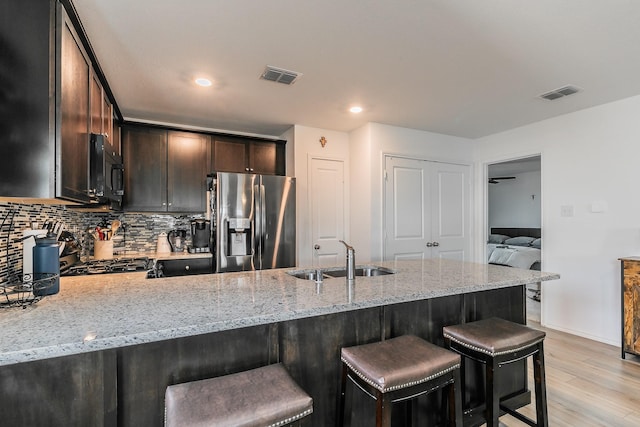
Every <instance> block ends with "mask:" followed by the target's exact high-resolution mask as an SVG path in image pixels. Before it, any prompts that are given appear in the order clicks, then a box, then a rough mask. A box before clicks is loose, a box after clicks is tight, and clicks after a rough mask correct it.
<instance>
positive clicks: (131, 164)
mask: <svg viewBox="0 0 640 427" xmlns="http://www.w3.org/2000/svg"><path fill="white" fill-rule="evenodd" d="M122 136H123V139H122V149H123V161H124V168H125V197H124V199H125V200H124V208H125V209H126V210H129V211H148V212H202V211H204V210H205V209H206V191H207V188H206V183H207V169H208V162H207V158H208V156H207V144H208V142H209V137H208V136H207V135H203V134H198V133H192V132H176V131H167V130H165V129H158V128H150V127H144V126H126V127H125V128H124V129H123V130H122Z"/></svg>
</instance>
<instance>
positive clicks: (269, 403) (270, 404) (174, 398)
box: [165, 363, 313, 427]
mask: <svg viewBox="0 0 640 427" xmlns="http://www.w3.org/2000/svg"><path fill="white" fill-rule="evenodd" d="M312 412H313V399H311V397H310V396H309V395H307V394H306V393H305V392H304V391H303V390H302V389H301V388H300V387H299V386H298V385H297V384H296V383H295V382H294V381H293V379H291V376H289V374H288V373H287V371H286V369H285V368H284V367H283V366H282V364H280V363H278V364H275V365H269V366H264V367H261V368H257V369H253V370H250V371H244V372H239V373H237V374H231V375H225V376H222V377H217V378H209V379H205V380H200V381H192V382H188V383H183V384H175V385H171V386H169V387H167V391H166V393H165V426H167V427H174V426H180V427H190V426H194V427H195V426H203V425H211V426H214V425H215V426H217V427H223V426H224V427H227V426H228V427H232V426H239V425H242V426H244V427H264V426H268V427H280V426H284V425H287V424H290V423H293V422H295V421H298V420H300V419H302V418H304V417H306V416H307V415H309V414H311V413H312Z"/></svg>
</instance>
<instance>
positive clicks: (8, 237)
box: [0, 202, 202, 284]
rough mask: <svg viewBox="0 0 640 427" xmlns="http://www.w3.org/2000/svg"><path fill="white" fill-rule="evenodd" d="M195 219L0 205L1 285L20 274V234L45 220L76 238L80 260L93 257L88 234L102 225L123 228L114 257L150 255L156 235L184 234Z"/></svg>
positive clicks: (56, 206) (16, 204) (117, 238)
mask: <svg viewBox="0 0 640 427" xmlns="http://www.w3.org/2000/svg"><path fill="white" fill-rule="evenodd" d="M198 217H200V218H202V216H197V215H170V214H142V213H125V212H105V213H102V212H100V213H95V212H79V211H76V210H74V209H73V208H72V207H70V206H65V205H42V204H20V203H7V202H0V223H1V227H0V284H2V283H5V282H6V281H8V280H9V278H10V277H15V276H18V275H19V274H20V273H21V271H22V242H21V241H20V238H21V237H22V232H23V231H24V230H28V229H30V228H31V226H32V224H34V223H38V225H39V226H42V225H43V223H44V222H45V221H46V220H51V221H61V222H63V223H64V224H65V229H66V230H68V231H70V232H72V233H73V234H75V236H76V238H77V239H78V240H79V241H80V243H81V245H82V252H81V254H80V259H81V260H86V259H88V258H89V257H90V256H91V255H92V253H93V237H92V236H91V235H90V234H89V231H90V230H93V229H95V227H96V225H98V224H99V223H100V222H101V221H103V220H106V221H108V222H111V221H112V220H114V219H118V220H120V221H121V222H122V226H121V228H120V230H119V231H118V232H117V234H116V235H115V236H114V237H113V244H114V255H121V256H127V255H128V254H134V253H135V254H144V253H153V252H155V250H156V242H157V238H158V234H160V233H161V232H168V231H169V230H172V229H174V228H184V229H185V230H187V242H190V239H191V236H190V232H189V223H190V221H191V219H193V218H198Z"/></svg>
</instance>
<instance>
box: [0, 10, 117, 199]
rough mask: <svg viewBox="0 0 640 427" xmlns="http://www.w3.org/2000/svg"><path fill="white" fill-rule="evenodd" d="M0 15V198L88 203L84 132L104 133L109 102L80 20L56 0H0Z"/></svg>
mask: <svg viewBox="0 0 640 427" xmlns="http://www.w3.org/2000/svg"><path fill="white" fill-rule="evenodd" d="M64 4H65V5H68V4H70V3H69V2H64ZM0 16H1V17H2V25H0V40H2V48H3V49H2V51H3V67H4V69H3V70H0V80H2V82H3V85H2V88H1V89H0V92H1V94H2V96H0V131H1V132H2V135H3V139H2V148H3V152H5V153H7V154H8V155H6V156H3V158H2V160H0V197H35V198H42V199H48V198H54V197H57V198H63V199H67V200H72V201H78V202H83V203H85V202H91V201H93V199H92V197H90V192H89V176H88V172H89V133H90V132H96V133H102V134H108V135H111V133H112V132H113V117H114V107H113V103H112V102H111V100H110V98H109V96H108V95H107V92H106V91H105V90H104V88H105V87H106V82H105V80H104V79H103V78H102V77H103V76H101V75H99V73H98V72H97V71H96V70H98V69H97V68H96V67H97V66H95V64H97V61H95V58H94V56H93V53H92V52H90V51H87V49H88V46H89V44H88V43H87V42H85V41H86V38H85V37H84V33H82V29H81V26H80V24H79V22H76V17H75V15H69V14H67V11H66V10H65V7H64V6H63V3H61V2H60V1H56V0H50V1H46V0H44V1H38V2H25V1H18V0H9V1H3V2H0ZM78 28H80V30H78ZM78 31H80V32H78ZM116 147H119V144H118V145H117V146H116Z"/></svg>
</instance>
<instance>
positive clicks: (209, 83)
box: [196, 77, 211, 87]
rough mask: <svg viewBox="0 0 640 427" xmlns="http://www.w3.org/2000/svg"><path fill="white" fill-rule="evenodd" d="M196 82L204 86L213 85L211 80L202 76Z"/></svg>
mask: <svg viewBox="0 0 640 427" xmlns="http://www.w3.org/2000/svg"><path fill="white" fill-rule="evenodd" d="M196 84H197V85H199V86H203V87H209V86H211V80H209V79H205V78H204V77H200V78H197V79H196Z"/></svg>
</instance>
